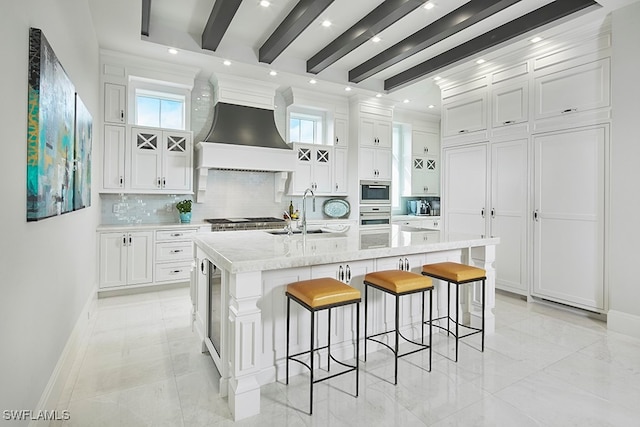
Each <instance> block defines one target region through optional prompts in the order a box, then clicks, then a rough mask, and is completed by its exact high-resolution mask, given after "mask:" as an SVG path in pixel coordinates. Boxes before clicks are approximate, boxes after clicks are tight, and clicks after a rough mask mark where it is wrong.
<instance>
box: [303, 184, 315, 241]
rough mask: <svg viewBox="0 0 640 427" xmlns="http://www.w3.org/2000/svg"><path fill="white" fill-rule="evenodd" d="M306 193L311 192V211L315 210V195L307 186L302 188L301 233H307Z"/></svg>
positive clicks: (304, 234)
mask: <svg viewBox="0 0 640 427" xmlns="http://www.w3.org/2000/svg"><path fill="white" fill-rule="evenodd" d="M307 193H311V197H313V199H312V200H313V211H314V212H315V211H316V195H315V194H314V193H313V190H312V189H310V188H307V189H306V190H304V194H303V195H302V235H303V236H306V235H307V203H306V201H307Z"/></svg>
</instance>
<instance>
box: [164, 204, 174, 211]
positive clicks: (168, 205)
mask: <svg viewBox="0 0 640 427" xmlns="http://www.w3.org/2000/svg"><path fill="white" fill-rule="evenodd" d="M164 208H165V209H166V210H167V212H172V211H173V205H172V204H171V203H167V204H166V205H164Z"/></svg>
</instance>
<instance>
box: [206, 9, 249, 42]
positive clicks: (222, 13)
mask: <svg viewBox="0 0 640 427" xmlns="http://www.w3.org/2000/svg"><path fill="white" fill-rule="evenodd" d="M241 3H242V0H216V2H215V4H214V5H213V9H212V10H211V14H210V15H209V19H208V20H207V25H206V26H205V27H204V31H203V32H202V46H201V47H202V48H203V49H207V50H213V51H215V50H216V49H217V48H218V46H219V45H220V42H221V41H222V37H223V36H224V33H226V32H227V29H228V28H229V25H230V24H231V20H232V19H233V17H234V15H235V14H236V12H237V11H238V8H239V7H240V4H241Z"/></svg>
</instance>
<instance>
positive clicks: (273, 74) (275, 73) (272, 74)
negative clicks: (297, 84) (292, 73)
mask: <svg viewBox="0 0 640 427" xmlns="http://www.w3.org/2000/svg"><path fill="white" fill-rule="evenodd" d="M269 75H270V76H277V75H278V72H277V71H276V70H271V71H269Z"/></svg>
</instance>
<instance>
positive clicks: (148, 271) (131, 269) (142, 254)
mask: <svg viewBox="0 0 640 427" xmlns="http://www.w3.org/2000/svg"><path fill="white" fill-rule="evenodd" d="M127 239H128V247H127V284H129V285H139V284H143V283H151V282H152V281H153V232H151V231H136V232H132V233H129V234H128V236H127Z"/></svg>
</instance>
